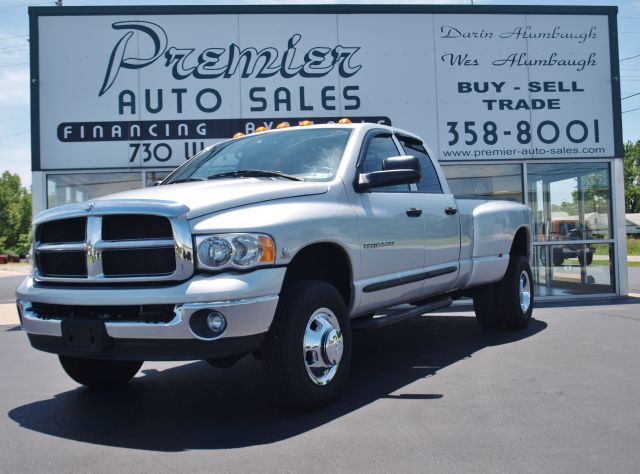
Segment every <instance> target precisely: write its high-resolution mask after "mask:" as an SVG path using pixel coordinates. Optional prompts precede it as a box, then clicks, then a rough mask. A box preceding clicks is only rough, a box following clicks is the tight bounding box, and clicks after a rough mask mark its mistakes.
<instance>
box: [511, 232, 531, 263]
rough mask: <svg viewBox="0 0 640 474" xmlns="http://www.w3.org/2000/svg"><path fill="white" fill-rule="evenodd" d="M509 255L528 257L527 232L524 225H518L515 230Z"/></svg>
mask: <svg viewBox="0 0 640 474" xmlns="http://www.w3.org/2000/svg"><path fill="white" fill-rule="evenodd" d="M509 255H522V256H524V257H527V258H529V233H528V232H527V229H526V228H525V227H520V228H519V229H518V231H517V232H516V235H515V237H514V238H513V243H512V244H511V250H510V251H509Z"/></svg>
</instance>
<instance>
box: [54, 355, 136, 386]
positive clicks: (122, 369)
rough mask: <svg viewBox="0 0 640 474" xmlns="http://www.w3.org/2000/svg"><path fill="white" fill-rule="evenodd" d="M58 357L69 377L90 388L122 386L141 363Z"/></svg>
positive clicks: (134, 373) (132, 375) (133, 374)
mask: <svg viewBox="0 0 640 474" xmlns="http://www.w3.org/2000/svg"><path fill="white" fill-rule="evenodd" d="M58 357H59V358H60V364H61V365H62V368H63V369H64V371H65V372H66V373H67V375H68V376H69V377H71V378H72V379H73V380H75V381H76V382H78V383H79V384H81V385H84V386H86V387H90V388H107V387H115V386H118V385H124V384H126V383H127V382H129V380H131V379H132V378H133V377H134V376H135V375H136V373H137V372H138V370H140V367H142V361H129V360H101V359H86V358H84V357H70V356H63V355H61V356H58Z"/></svg>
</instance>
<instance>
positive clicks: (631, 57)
mask: <svg viewBox="0 0 640 474" xmlns="http://www.w3.org/2000/svg"><path fill="white" fill-rule="evenodd" d="M638 56H640V54H636V55H635V56H629V57H628V58H622V59H621V60H620V62H622V61H626V60H627V59H633V58H637V57H638Z"/></svg>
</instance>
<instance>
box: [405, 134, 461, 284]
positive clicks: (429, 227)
mask: <svg viewBox="0 0 640 474" xmlns="http://www.w3.org/2000/svg"><path fill="white" fill-rule="evenodd" d="M396 138H397V139H398V141H399V142H400V144H401V146H402V148H403V151H404V154H406V155H413V156H417V157H418V159H419V160H420V173H421V175H422V179H421V181H420V182H419V183H418V185H417V188H418V189H417V191H418V199H419V206H418V207H419V208H420V209H422V219H423V220H424V222H425V266H426V273H427V276H428V277H427V278H426V279H425V287H424V292H425V295H426V296H428V295H433V294H438V293H442V292H443V291H447V290H450V289H452V288H453V287H454V285H455V281H456V279H457V277H458V270H459V259H460V217H459V213H458V209H457V206H456V200H455V198H454V197H453V195H452V194H445V193H444V191H443V188H444V186H442V183H441V182H440V178H439V177H438V174H437V172H436V169H435V166H434V164H433V163H432V161H431V157H430V156H429V154H428V153H427V150H426V148H425V147H424V145H423V144H422V142H420V141H419V140H417V139H415V138H413V137H408V136H403V135H399V134H397V135H396Z"/></svg>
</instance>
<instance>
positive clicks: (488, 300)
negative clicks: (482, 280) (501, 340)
mask: <svg viewBox="0 0 640 474" xmlns="http://www.w3.org/2000/svg"><path fill="white" fill-rule="evenodd" d="M497 286H498V283H493V284H491V285H484V286H480V287H478V288H476V289H475V290H474V294H473V309H474V311H475V313H476V320H477V321H478V324H480V326H482V327H483V328H485V329H498V328H500V327H501V326H502V318H501V316H500V313H499V305H498V299H497V288H496V287H497Z"/></svg>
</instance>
